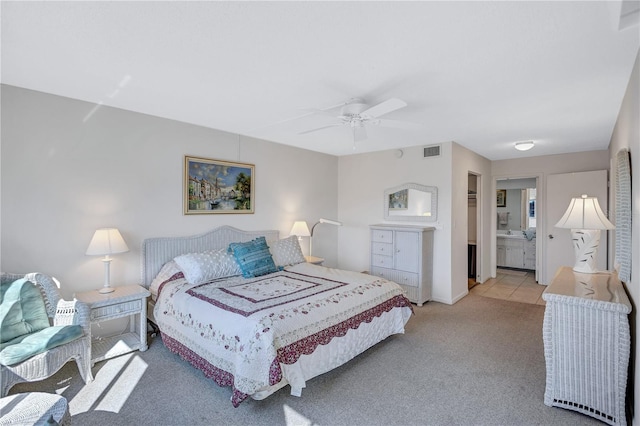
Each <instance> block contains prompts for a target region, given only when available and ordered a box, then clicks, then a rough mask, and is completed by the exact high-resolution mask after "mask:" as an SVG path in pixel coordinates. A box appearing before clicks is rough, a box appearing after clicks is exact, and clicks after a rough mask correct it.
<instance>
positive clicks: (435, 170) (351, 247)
mask: <svg viewBox="0 0 640 426" xmlns="http://www.w3.org/2000/svg"><path fill="white" fill-rule="evenodd" d="M403 151H404V155H403V156H402V157H401V158H397V157H396V155H395V154H396V151H395V150H388V151H380V152H373V153H366V154H354V155H348V156H343V157H340V159H339V175H340V178H339V182H340V183H339V191H338V210H339V218H340V221H342V222H343V223H344V226H342V228H341V229H340V235H339V248H338V255H339V261H338V264H339V266H340V267H341V268H343V269H352V270H356V271H365V270H369V254H370V246H369V242H370V234H369V225H373V224H376V223H384V222H385V221H384V212H383V205H384V191H385V189H388V188H392V187H395V186H398V185H401V184H403V183H417V184H421V185H427V186H436V187H437V188H438V216H437V223H433V222H416V223H417V224H421V225H426V226H436V227H437V229H436V231H435V232H434V261H433V264H434V271H433V282H434V287H433V299H434V300H436V301H441V302H444V303H451V267H450V265H451V254H450V253H451V190H452V189H451V158H452V157H451V156H452V152H451V143H445V144H443V145H442V147H441V150H440V152H441V155H440V156H439V157H430V158H424V157H423V150H422V146H417V147H411V148H405V149H403ZM465 179H466V176H465ZM465 201H466V194H465ZM465 210H466V207H465ZM389 223H392V222H389ZM403 223H411V222H403ZM465 232H466V228H465ZM465 238H466V237H465Z"/></svg>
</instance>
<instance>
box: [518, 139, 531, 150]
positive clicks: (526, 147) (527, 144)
mask: <svg viewBox="0 0 640 426" xmlns="http://www.w3.org/2000/svg"><path fill="white" fill-rule="evenodd" d="M533 145H535V144H534V143H533V141H524V142H516V145H515V146H516V149H517V150H518V151H529V150H530V149H531V148H533Z"/></svg>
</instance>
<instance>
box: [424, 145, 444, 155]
mask: <svg viewBox="0 0 640 426" xmlns="http://www.w3.org/2000/svg"><path fill="white" fill-rule="evenodd" d="M439 156H440V145H431V146H425V147H424V157H425V158H427V157H439Z"/></svg>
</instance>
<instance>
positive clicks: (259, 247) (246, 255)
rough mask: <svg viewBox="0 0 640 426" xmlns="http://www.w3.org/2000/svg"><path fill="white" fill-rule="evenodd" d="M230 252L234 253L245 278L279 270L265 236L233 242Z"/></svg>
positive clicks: (230, 245)
mask: <svg viewBox="0 0 640 426" xmlns="http://www.w3.org/2000/svg"><path fill="white" fill-rule="evenodd" d="M229 252H231V253H233V257H234V258H235V259H236V262H237V263H238V266H240V270H241V271H242V276H243V277H245V278H253V277H259V276H261V275H266V274H271V273H273V272H278V268H277V267H276V264H275V263H274V262H273V258H272V257H271V252H270V251H269V246H268V245H267V240H265V238H264V237H258V238H256V239H255V240H251V241H248V242H246V243H231V244H229Z"/></svg>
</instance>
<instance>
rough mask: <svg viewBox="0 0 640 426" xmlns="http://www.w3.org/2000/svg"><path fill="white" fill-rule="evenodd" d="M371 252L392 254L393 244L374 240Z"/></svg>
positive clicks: (385, 254) (384, 254)
mask: <svg viewBox="0 0 640 426" xmlns="http://www.w3.org/2000/svg"><path fill="white" fill-rule="evenodd" d="M371 253H373V254H380V255H383V256H392V255H393V244H388V243H379V242H374V243H373V244H371Z"/></svg>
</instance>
